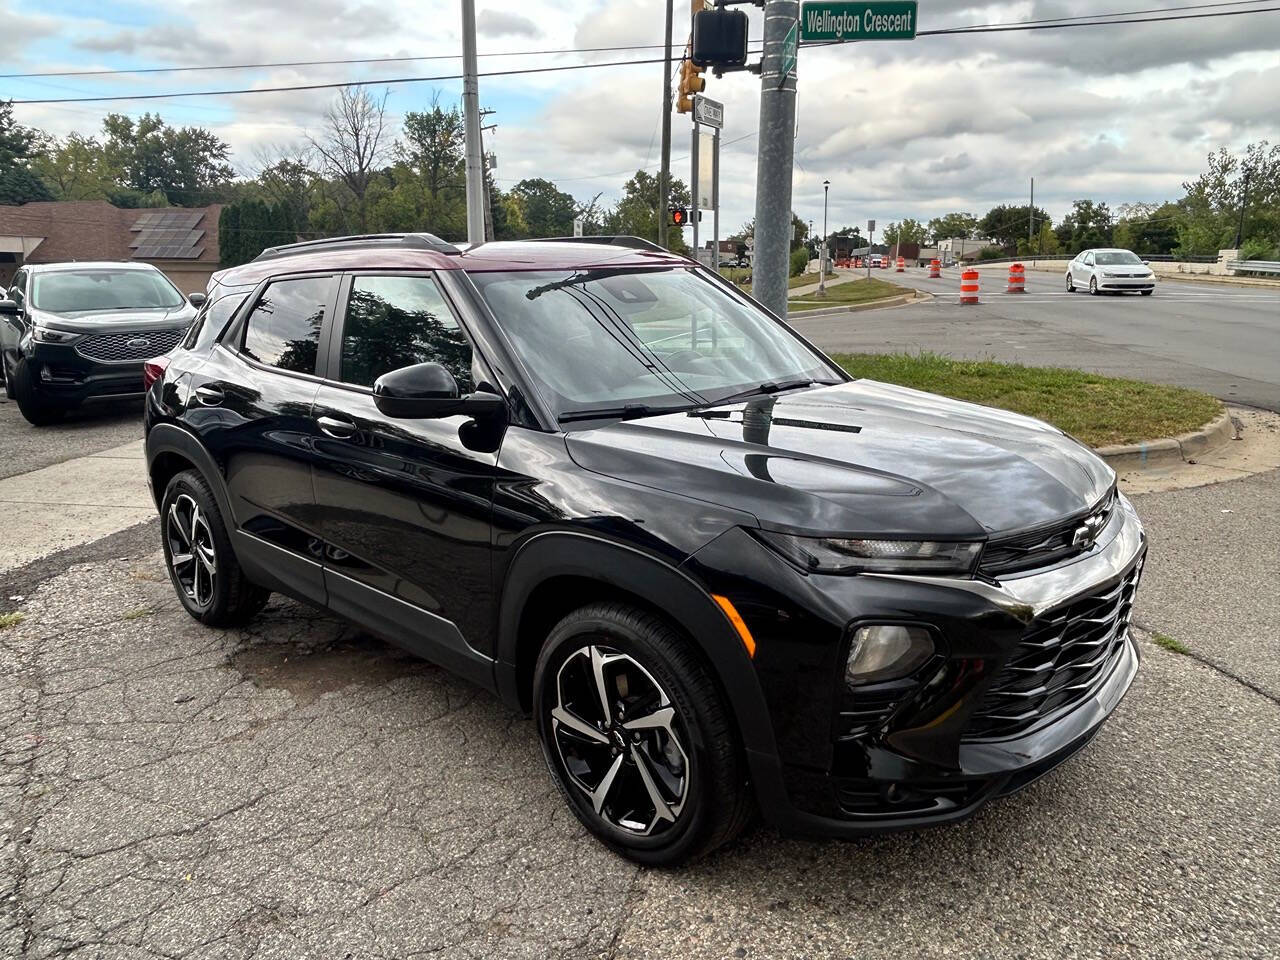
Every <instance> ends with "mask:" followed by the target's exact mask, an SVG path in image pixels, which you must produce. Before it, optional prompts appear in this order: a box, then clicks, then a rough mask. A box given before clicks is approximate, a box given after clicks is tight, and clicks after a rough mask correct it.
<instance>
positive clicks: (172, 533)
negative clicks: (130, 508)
mask: <svg viewBox="0 0 1280 960" xmlns="http://www.w3.org/2000/svg"><path fill="white" fill-rule="evenodd" d="M160 525H161V529H162V531H163V536H162V538H161V539H162V541H163V544H164V560H165V566H167V567H168V568H169V579H170V581H171V582H172V583H173V589H174V591H175V592H176V593H177V594H178V600H179V601H180V602H181V603H182V606H183V607H184V608H185V609H186V611H187V613H189V614H191V616H193V617H194V618H195V619H197V620H199V621H200V622H201V623H204V624H208V625H209V626H211V627H228V626H235V625H238V624H243V623H246V622H247V621H249V620H251V619H252V618H253V616H254V615H255V614H256V613H257V612H258V611H259V610H261V609H262V608H263V606H265V605H266V602H267V599H268V598H269V597H270V596H271V592H270V591H269V590H266V589H264V588H262V587H259V586H257V585H256V584H253V583H250V582H249V581H248V579H247V578H246V577H245V575H244V571H243V570H241V569H240V564H239V562H238V561H237V560H236V555H235V552H234V551H233V550H232V548H231V539H230V537H229V535H228V534H227V528H226V525H225V524H224V523H223V519H222V514H221V512H220V511H219V510H218V502H217V500H215V499H214V497H213V491H211V490H210V489H209V484H208V483H206V482H205V479H204V477H202V476H200V474H198V473H196V472H195V471H194V470H184V471H183V472H182V473H179V474H178V475H177V476H175V477H174V478H173V479H172V480H170V481H169V485H168V486H167V487H166V488H165V493H164V500H163V501H161V505H160Z"/></svg>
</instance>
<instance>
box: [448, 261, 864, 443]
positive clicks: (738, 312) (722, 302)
mask: <svg viewBox="0 0 1280 960" xmlns="http://www.w3.org/2000/svg"><path fill="white" fill-rule="evenodd" d="M471 278H472V280H473V281H474V282H475V284H476V286H477V287H478V288H479V289H480V292H481V294H482V295H483V296H484V298H485V300H486V301H487V302H488V304H489V307H490V309H491V310H492V311H493V313H494V315H495V316H496V317H497V319H498V322H499V324H500V325H501V327H502V329H503V330H504V331H505V332H506V334H507V336H508V337H510V339H511V340H512V342H513V343H514V345H515V347H516V350H517V352H518V353H519V354H520V356H521V358H522V359H523V360H524V363H525V366H526V367H527V368H528V370H529V371H530V374H531V375H532V377H533V378H534V379H535V381H536V383H537V387H538V390H539V392H540V393H541V394H542V396H543V399H544V400H545V401H546V402H547V404H548V405H549V406H550V407H551V408H552V409H553V410H554V411H555V412H556V414H557V416H559V417H561V418H562V419H570V418H572V416H573V414H574V413H575V412H579V413H581V412H583V411H589V410H592V409H595V408H601V407H606V406H613V407H624V406H625V407H628V408H634V409H636V410H639V409H640V408H643V407H652V408H657V409H664V408H679V407H690V406H698V405H706V404H708V403H717V402H720V401H722V400H724V399H726V398H728V397H732V396H735V395H737V394H742V393H744V392H747V391H750V392H759V389H758V388H760V387H761V385H764V384H768V386H767V387H766V388H765V389H779V388H785V387H786V386H789V385H800V384H801V383H807V382H809V381H814V380H820V381H825V382H831V383H834V382H837V381H839V380H840V379H841V376H840V375H839V374H838V373H837V372H836V371H835V370H833V369H832V367H831V366H830V365H829V364H828V363H827V362H826V361H825V360H824V359H823V358H822V357H821V356H819V355H817V354H815V353H814V352H813V351H812V350H810V349H809V348H808V347H806V346H805V345H804V344H803V343H801V342H800V341H799V340H797V339H796V338H795V337H794V336H793V335H792V334H791V333H790V332H789V331H788V330H787V329H786V328H785V327H784V326H782V325H780V324H779V323H777V322H776V321H775V320H773V319H772V318H771V317H769V316H768V315H767V314H765V313H763V312H762V311H760V310H759V309H757V308H755V307H753V306H752V305H751V304H750V303H749V302H748V301H746V300H744V299H739V298H737V297H735V296H733V294H731V293H730V292H729V291H727V290H724V289H723V288H721V287H720V286H718V285H717V284H715V283H714V282H712V281H710V280H707V279H704V278H702V277H700V276H698V274H697V273H696V272H695V271H694V270H692V269H663V270H646V269H637V268H632V267H627V268H601V269H593V270H578V271H572V270H570V271H538V272H523V271H522V272H518V273H474V274H472V275H471ZM646 412H647V411H646Z"/></svg>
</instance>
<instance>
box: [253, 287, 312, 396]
mask: <svg viewBox="0 0 1280 960" xmlns="http://www.w3.org/2000/svg"><path fill="white" fill-rule="evenodd" d="M331 283H332V278H330V277H299V278H298V279H296V280H277V281H275V282H274V283H272V284H271V285H270V286H269V287H267V289H266V290H264V291H263V292H262V297H261V299H259V300H258V303H257V305H256V306H255V307H254V308H253V312H252V313H250V314H249V319H248V322H247V323H246V324H245V330H244V345H243V349H244V352H245V353H246V354H248V355H249V356H250V357H252V358H253V359H254V360H257V361H258V362H259V363H266V364H270V365H271V366H273V367H279V368H280V369H281V370H292V371H294V372H296V373H315V372H316V355H317V353H318V350H319V346H320V325H321V324H322V323H323V322H324V312H325V310H326V309H327V308H328V305H329V292H330V287H331Z"/></svg>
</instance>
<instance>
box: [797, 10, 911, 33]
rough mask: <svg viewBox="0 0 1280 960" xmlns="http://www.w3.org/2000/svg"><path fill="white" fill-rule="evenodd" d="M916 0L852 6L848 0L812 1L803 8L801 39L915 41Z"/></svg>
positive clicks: (801, 11)
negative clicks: (846, 0) (845, 0)
mask: <svg viewBox="0 0 1280 960" xmlns="http://www.w3.org/2000/svg"><path fill="white" fill-rule="evenodd" d="M915 36H916V2H915V0H886V2H881V3H848V2H844V0H810V2H808V3H805V4H802V5H801V8H800V39H801V40H804V41H806V42H813V41H822V40H827V41H830V40H836V41H839V40H914V39H915Z"/></svg>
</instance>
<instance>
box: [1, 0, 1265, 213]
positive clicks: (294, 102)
mask: <svg viewBox="0 0 1280 960" xmlns="http://www.w3.org/2000/svg"><path fill="white" fill-rule="evenodd" d="M1188 2H1190V0H1077V2H1073V3H1062V2H1051V0H1045V2H1041V0H1036V2H1031V0H1025V2H1016V3H1009V2H1001V3H964V2H945V3H944V2H935V0H921V3H920V15H919V29H920V30H929V29H936V28H939V27H950V26H959V25H970V24H988V23H1010V22H1015V21H1024V20H1034V19H1042V18H1047V17H1070V16H1081V15H1084V14H1096V13H1112V12H1117V11H1126V10H1141V9H1151V8H1156V7H1181V6H1186V5H1187V3H1188ZM1258 6H1263V7H1266V6H1272V7H1274V6H1280V3H1275V2H1271V3H1268V2H1265V0H1262V2H1255V3H1239V4H1217V5H1216V6H1215V9H1216V10H1238V9H1247V8H1249V7H1258ZM477 8H478V25H479V33H480V38H479V48H480V52H481V55H482V59H481V61H480V64H481V66H480V69H481V71H482V72H485V71H501V70H511V69H519V68H523V67H532V66H552V65H569V64H586V63H592V62H598V61H601V60H616V59H624V58H635V59H641V58H646V57H652V56H655V55H656V54H655V53H654V52H653V51H643V50H642V51H630V52H622V53H594V54H556V55H552V56H529V55H520V54H519V53H518V52H519V51H532V50H565V49H579V50H580V49H582V48H586V47H606V46H615V45H632V44H651V43H660V42H661V32H662V10H663V6H662V3H661V0H574V2H567V0H523V2H521V3H519V4H498V3H496V2H494V0H477ZM677 8H678V10H677V24H678V25H677V28H676V31H675V32H676V38H677V46H680V45H682V44H683V41H684V38H685V35H686V33H687V28H686V27H684V26H683V25H682V21H683V15H684V14H683V11H684V10H685V9H687V7H685V5H684V4H683V3H682V2H678V3H677ZM1192 12H1207V11H1192ZM751 36H752V38H753V40H755V39H758V38H759V36H760V18H759V15H758V13H757V12H755V11H754V9H753V11H752V25H751ZM460 50H461V46H460V40H459V4H458V3H457V2H456V0H378V2H373V0H364V2H361V0H308V2H305V3H299V2H297V0H254V2H252V3H245V2H243V0H198V2H197V0H163V2H161V0H126V2H119V0H0V55H2V56H3V62H4V65H5V66H4V68H3V72H5V73H24V72H37V71H39V72H49V71H70V70H78V71H84V70H91V69H122V68H128V69H138V68H144V67H168V66H207V65H211V64H243V63H263V62H278V61H299V60H318V59H352V58H369V57H380V58H381V57H440V58H441V59H436V60H419V61H416V62H401V63H382V64H371V65H334V66H308V67H277V68H270V69H257V70H226V71H218V72H188V73H168V74H165V73H159V74H155V73H153V74H141V75H140V74H126V75H118V76H110V77H101V76H97V77H95V76H59V77H43V78H38V79H4V80H2V81H0V84H2V85H0V96H3V97H6V98H8V97H12V98H14V99H17V100H24V99H44V98H64V97H79V96H104V95H116V94H139V93H158V92H167V91H197V90H218V89H228V88H239V87H274V86H288V85H295V84H305V83H325V82H341V81H349V80H382V79H391V78H406V77H437V76H442V75H450V74H455V73H457V72H459V70H460V61H459V60H457V59H449V58H450V57H456V55H457V54H458V53H459V52H460ZM513 52H516V53H513ZM504 54H507V55H504ZM662 81H663V78H662V67H661V65H660V64H646V65H639V66H623V67H602V68H598V69H589V70H574V71H567V72H560V73H544V74H532V75H523V76H508V77H482V78H481V81H480V92H481V100H482V103H483V105H484V106H486V107H489V108H491V109H493V110H495V111H496V114H495V116H494V117H492V118H491V121H490V122H496V123H497V124H498V129H497V131H496V132H495V133H494V134H493V135H492V136H491V138H490V139H489V140H488V141H487V143H486V146H487V147H488V148H489V149H491V150H492V151H494V152H495V153H496V154H497V159H498V170H497V175H498V178H499V181H500V183H501V185H502V186H503V187H508V186H510V185H512V184H514V183H515V182H516V181H518V180H520V179H521V178H523V177H527V176H536V177H545V178H548V179H551V180H555V181H556V182H557V183H558V184H560V185H561V187H562V189H565V190H567V191H569V192H570V193H572V194H574V195H575V196H576V197H578V198H580V199H583V200H586V199H590V198H591V197H592V196H594V195H595V194H596V193H603V198H602V199H604V200H606V201H607V200H609V199H611V198H614V197H616V196H617V194H618V192H619V190H620V188H621V185H622V183H623V182H624V181H625V180H626V178H627V176H628V175H629V173H630V172H634V170H635V169H636V168H637V167H646V168H649V169H656V168H657V163H658V145H659V139H658V129H659V128H658V123H659V114H660V111H659V101H660V96H661V90H662ZM798 82H799V99H798V107H797V109H798V116H797V130H796V170H795V181H794V184H795V185H794V207H795V209H796V211H797V212H798V213H799V214H800V215H801V216H802V217H803V218H804V219H809V218H813V219H814V220H816V221H817V223H819V224H820V223H821V217H822V181H823V180H828V179H829V180H830V181H831V184H832V187H831V197H830V200H831V212H830V222H831V228H832V229H835V228H837V227H838V226H841V225H844V224H853V223H861V222H862V221H864V220H865V219H866V218H868V217H875V218H877V219H878V220H879V221H880V222H881V223H884V222H887V221H889V220H895V219H900V218H902V217H904V216H914V217H917V218H920V219H926V218H928V217H930V216H934V215H937V214H940V213H944V212H947V211H949V210H967V211H971V212H973V213H976V214H979V215H981V214H982V213H983V212H985V211H986V210H987V209H988V208H989V207H991V206H993V205H994V204H997V203H1020V202H1025V198H1026V195H1027V188H1028V179H1029V178H1030V177H1032V176H1034V177H1035V178H1036V200H1037V203H1039V204H1040V205H1041V206H1044V207H1046V208H1047V209H1048V210H1049V212H1050V214H1051V215H1052V216H1053V217H1054V219H1055V220H1056V219H1058V218H1059V217H1060V216H1061V215H1062V214H1063V213H1064V212H1065V211H1066V210H1068V209H1069V208H1070V204H1071V201H1072V200H1073V199H1075V198H1077V197H1086V196H1087V197H1091V198H1093V199H1098V200H1106V201H1108V202H1110V203H1112V204H1113V205H1115V204H1119V203H1123V202H1127V201H1140V200H1141V201H1156V200H1164V199H1170V198H1175V197H1177V196H1178V195H1179V194H1180V184H1181V183H1182V181H1183V180H1187V179H1190V178H1192V177H1194V176H1195V175H1196V174H1197V173H1198V172H1199V171H1200V170H1201V169H1203V167H1204V157H1205V155H1206V154H1207V153H1209V152H1211V151H1213V150H1214V149H1216V148H1217V147H1218V146H1219V145H1226V146H1228V147H1232V148H1240V147H1243V145H1244V144H1246V143H1248V142H1249V141H1251V140H1258V139H1264V138H1266V139H1271V140H1272V141H1273V142H1274V141H1275V140H1277V139H1280V129H1278V128H1280V107H1277V99H1276V97H1277V91H1280V12H1263V13H1256V14H1251V15H1248V16H1231V17H1220V18H1215V19H1201V20H1190V21H1184V22H1175V23H1156V24H1146V25H1127V26H1126V25H1114V26H1110V27H1093V28H1085V29H1072V30H1047V31H1029V32H1016V33H1003V34H991V35H986V36H973V35H968V36H936V37H920V38H917V39H916V40H915V41H912V42H897V43H893V42H881V43H874V44H873V43H862V44H845V45H841V46H833V47H826V48H811V49H807V50H802V51H801V54H800V59H799V70H798ZM389 90H390V97H389V99H388V110H389V111H390V112H391V113H393V114H395V115H396V116H397V117H398V116H399V115H401V114H403V113H404V112H405V111H409V110H416V109H421V108H423V107H424V106H425V105H429V104H430V102H431V100H432V97H433V96H434V95H436V94H438V95H439V96H440V98H441V101H442V102H446V103H447V102H451V101H456V100H457V99H458V98H459V96H460V92H461V84H460V83H459V82H458V81H455V80H437V81H428V82H418V83H401V84H393V85H390V86H389ZM707 93H708V94H709V95H710V96H713V97H715V98H716V99H719V100H722V101H724V102H725V104H726V110H725V113H726V121H725V132H724V137H725V140H726V145H725V148H724V154H723V157H722V166H721V175H722V196H721V199H722V206H723V218H722V223H723V224H724V227H725V229H724V232H725V233H728V232H731V231H732V230H733V229H734V228H736V227H737V226H738V225H739V224H741V223H742V222H743V221H744V220H746V219H747V218H748V217H750V216H751V215H752V213H753V208H754V202H755V201H754V191H753V183H754V180H755V151H756V139H755V136H754V133H755V130H756V127H757V122H758V110H759V96H758V93H759V81H758V79H756V78H755V77H753V76H751V75H749V74H745V73H740V74H731V75H728V76H726V77H724V78H722V79H720V80H716V79H714V78H712V79H710V81H709V84H708V90H707ZM331 97H332V91H324V90H321V91H300V92H284V93H265V94H257V95H251V96H216V97H206V98H194V97H192V98H183V99H176V100H160V101H153V102H140V101H121V102H118V103H109V104H98V103H88V104H86V103H77V104H47V105H22V106H18V107H16V108H15V110H16V112H17V114H18V117H19V118H20V119H21V121H22V122H24V123H27V124H31V125H35V126H40V127H43V128H45V129H47V130H49V131H50V132H53V133H59V134H62V133H66V132H67V131H70V130H79V131H82V132H86V133H87V132H92V131H95V130H96V128H98V127H99V125H100V123H101V118H102V116H103V114H104V113H106V112H109V111H118V112H124V113H129V114H135V115H136V114H140V113H142V112H144V111H146V110H148V109H150V110H156V111H159V112H160V113H161V114H162V115H163V116H164V117H165V118H166V119H167V120H169V121H170V122H172V123H177V124H188V123H189V124H199V125H202V126H206V127H210V128H212V129H214V130H216V131H217V132H218V133H219V135H221V136H222V137H223V138H224V139H226V140H227V141H229V142H230V143H231V145H232V148H233V150H234V159H235V161H236V164H237V166H238V168H239V169H240V170H241V171H242V172H243V173H245V174H246V175H250V176H251V175H253V174H254V173H256V170H257V160H256V159H255V158H256V157H258V156H260V155H261V151H262V150H263V149H264V148H271V147H274V146H283V145H287V144H290V143H293V142H296V141H298V140H300V139H301V138H302V137H303V135H304V134H305V133H306V132H307V131H316V130H317V129H318V128H319V126H320V121H321V115H322V113H323V111H324V109H325V107H326V105H327V104H328V102H329V100H330V98H331ZM672 130H673V134H672V135H673V142H674V147H673V151H672V153H673V169H674V171H675V173H676V175H677V176H680V177H682V178H685V179H687V178H688V175H689V161H688V157H687V154H688V143H689V126H688V120H687V118H685V117H682V116H679V115H676V116H675V117H674V119H673V124H672Z"/></svg>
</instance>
